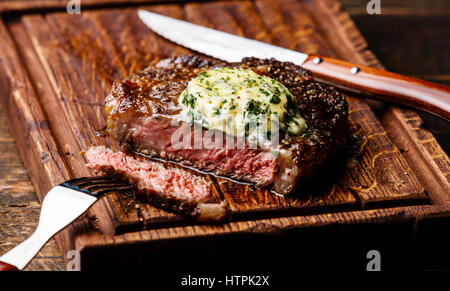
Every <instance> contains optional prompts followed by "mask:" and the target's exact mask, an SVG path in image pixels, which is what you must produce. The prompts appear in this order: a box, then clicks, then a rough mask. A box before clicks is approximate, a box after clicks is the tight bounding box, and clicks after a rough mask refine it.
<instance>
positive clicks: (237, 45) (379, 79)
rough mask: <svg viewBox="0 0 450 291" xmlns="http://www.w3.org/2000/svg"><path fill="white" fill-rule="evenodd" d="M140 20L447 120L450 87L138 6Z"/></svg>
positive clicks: (186, 40) (204, 45) (181, 38)
mask: <svg viewBox="0 0 450 291" xmlns="http://www.w3.org/2000/svg"><path fill="white" fill-rule="evenodd" d="M138 15H139V17H140V19H141V20H142V21H143V22H144V23H145V24H146V25H147V26H148V27H149V28H150V29H151V30H153V31H154V32H156V33H157V34H159V35H161V36H163V37H164V38H166V39H168V40H170V41H172V42H175V43H177V44H179V45H181V46H184V47H186V48H189V49H192V50H194V51H197V52H200V53H203V54H206V55H209V56H212V57H214V58H217V59H221V60H224V61H227V62H240V61H241V60H242V58H244V57H256V58H261V59H268V58H275V59H277V60H279V61H282V62H292V63H294V64H296V65H299V66H302V67H303V68H306V69H308V70H310V71H311V72H312V74H313V76H314V78H315V79H316V80H318V81H321V82H324V83H327V84H330V85H333V86H335V87H337V88H339V89H341V90H344V91H346V92H351V93H354V94H358V95H363V96H366V97H369V98H372V99H378V100H382V101H387V102H391V103H397V104H401V105H405V106H408V107H412V108H415V109H419V110H422V111H426V112H428V113H431V114H434V115H436V116H438V117H441V118H443V119H445V120H446V121H450V87H447V86H444V85H439V84H435V83H432V82H427V81H423V80H419V79H415V78H411V77H407V76H403V75H400V74H396V73H391V72H388V71H384V70H379V69H374V68H370V67H365V66H360V65H355V64H352V63H349V62H345V61H342V60H337V59H333V58H329V57H325V56H319V55H314V54H313V55H307V54H304V53H301V52H297V51H293V50H289V49H285V48H282V47H278V46H274V45H270V44H267V43H264V42H261V41H257V40H252V39H247V38H244V37H241V36H237V35H233V34H230V33H226V32H222V31H218V30H214V29H210V28H207V27H203V26H200V25H195V24H192V23H189V22H186V21H182V20H178V19H175V18H171V17H167V16H163V15H160V14H157V13H153V12H149V11H146V10H139V11H138Z"/></svg>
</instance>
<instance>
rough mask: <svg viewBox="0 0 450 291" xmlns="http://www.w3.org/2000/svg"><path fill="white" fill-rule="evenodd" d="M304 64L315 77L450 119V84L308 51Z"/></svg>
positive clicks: (336, 85) (358, 92)
mask: <svg viewBox="0 0 450 291" xmlns="http://www.w3.org/2000/svg"><path fill="white" fill-rule="evenodd" d="M303 67H304V68H306V69H308V70H311V72H312V73H313V76H314V77H315V78H316V79H317V80H319V81H322V82H324V83H328V84H331V85H334V86H335V87H337V88H340V89H343V90H345V91H350V92H352V93H357V94H360V95H366V96H368V97H369V98H373V99H379V100H382V101H387V102H391V103H398V104H402V105H405V106H408V107H413V108H415V109H419V110H423V111H426V112H429V113H431V114H434V115H436V116H439V117H441V118H443V119H445V120H447V121H450V87H447V86H443V85H439V84H435V83H431V82H427V81H422V80H419V79H415V78H411V77H407V76H403V75H399V74H395V73H391V72H387V71H384V70H378V69H374V68H370V67H365V66H359V65H355V64H352V63H348V62H345V61H341V60H336V59H333V58H328V57H322V56H318V55H310V56H309V57H308V58H307V59H306V61H305V62H304V63H303Z"/></svg>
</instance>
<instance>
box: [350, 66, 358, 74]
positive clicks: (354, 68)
mask: <svg viewBox="0 0 450 291" xmlns="http://www.w3.org/2000/svg"><path fill="white" fill-rule="evenodd" d="M359 71H360V69H359V68H358V67H353V68H351V69H350V73H352V74H358V73H359Z"/></svg>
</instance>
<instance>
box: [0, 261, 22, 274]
mask: <svg viewBox="0 0 450 291" xmlns="http://www.w3.org/2000/svg"><path fill="white" fill-rule="evenodd" d="M1 271H19V269H17V268H16V267H15V266H13V265H10V264H7V263H4V262H2V261H0V272H1Z"/></svg>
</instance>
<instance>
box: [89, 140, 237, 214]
mask: <svg viewBox="0 0 450 291" xmlns="http://www.w3.org/2000/svg"><path fill="white" fill-rule="evenodd" d="M85 158H86V160H87V161H88V167H90V168H92V169H93V170H94V171H95V172H96V174H98V175H109V176H115V177H118V178H120V179H122V180H127V181H128V182H130V183H131V184H133V185H136V186H137V193H138V195H139V197H137V198H138V199H139V200H141V201H146V202H149V203H151V204H153V205H155V206H158V207H160V208H163V209H166V210H172V211H176V212H180V213H183V214H186V215H189V216H192V217H194V218H195V219H197V220H199V221H204V222H217V221H221V220H223V219H225V218H226V216H227V213H228V207H227V203H226V202H225V201H218V199H217V198H216V197H215V196H214V195H213V192H212V190H211V185H210V183H208V181H207V180H206V179H205V178H204V177H203V176H201V175H196V174H193V173H191V172H188V171H186V170H184V169H180V168H175V167H170V166H168V165H164V164H162V163H158V162H155V161H151V160H149V159H146V158H143V157H140V156H138V155H133V154H125V153H123V152H113V151H112V150H110V149H107V148H105V147H103V146H97V147H91V148H89V149H88V150H87V151H86V153H85Z"/></svg>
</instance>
